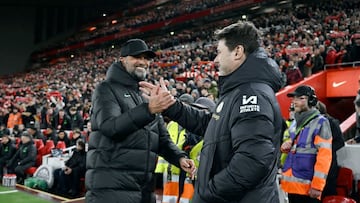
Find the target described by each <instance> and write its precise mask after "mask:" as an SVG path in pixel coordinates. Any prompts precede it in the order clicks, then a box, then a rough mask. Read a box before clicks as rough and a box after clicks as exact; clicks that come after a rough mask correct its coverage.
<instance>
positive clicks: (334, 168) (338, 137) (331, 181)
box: [316, 101, 345, 199]
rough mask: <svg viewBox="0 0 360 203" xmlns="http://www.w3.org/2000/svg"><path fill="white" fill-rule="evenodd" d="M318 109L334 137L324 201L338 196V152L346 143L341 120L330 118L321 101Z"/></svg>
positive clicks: (323, 194)
mask: <svg viewBox="0 0 360 203" xmlns="http://www.w3.org/2000/svg"><path fill="white" fill-rule="evenodd" d="M316 108H317V109H318V110H319V111H320V113H321V114H323V115H324V116H325V117H326V118H327V119H328V120H329V123H330V128H331V133H332V137H333V140H332V145H331V146H332V160H331V166H330V169H329V173H328V176H327V179H326V184H325V188H324V190H323V192H322V195H321V196H322V198H321V199H323V198H324V197H326V196H331V195H337V193H336V179H337V176H338V171H339V166H338V163H337V158H336V151H338V150H339V149H341V148H342V147H343V146H344V145H345V141H344V136H343V134H342V132H341V128H340V122H339V120H337V119H336V118H334V117H332V116H330V115H329V114H328V113H327V110H326V105H325V104H324V103H322V102H320V101H319V102H318V104H317V106H316Z"/></svg>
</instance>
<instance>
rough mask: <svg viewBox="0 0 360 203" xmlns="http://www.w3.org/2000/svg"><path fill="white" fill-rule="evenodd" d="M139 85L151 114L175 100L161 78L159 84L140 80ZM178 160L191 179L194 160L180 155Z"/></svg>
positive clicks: (160, 111) (193, 172) (167, 106)
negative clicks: (147, 101)
mask: <svg viewBox="0 0 360 203" xmlns="http://www.w3.org/2000/svg"><path fill="white" fill-rule="evenodd" d="M139 86H140V90H141V92H142V96H143V97H144V98H146V99H147V100H149V111H150V112H151V113H152V114H155V113H162V112H163V111H165V110H166V109H167V108H169V107H170V106H171V105H173V104H174V103H175V102H176V99H175V98H174V96H172V95H171V94H170V92H169V91H168V89H167V87H166V83H165V81H164V79H163V78H161V79H160V81H159V84H157V85H154V84H151V83H149V82H145V81H141V82H140V83H139ZM179 162H180V167H181V169H182V170H184V171H185V172H186V173H188V174H189V176H190V178H191V179H192V180H193V179H194V178H195V174H196V166H195V163H194V161H193V160H191V159H189V158H186V157H182V158H180V160H179Z"/></svg>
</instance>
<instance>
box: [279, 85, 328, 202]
mask: <svg viewBox="0 0 360 203" xmlns="http://www.w3.org/2000/svg"><path fill="white" fill-rule="evenodd" d="M287 96H288V97H291V98H292V103H293V104H294V110H295V120H294V121H293V122H292V123H291V124H290V127H289V134H290V140H289V141H286V142H284V143H283V144H282V145H281V151H282V152H284V153H288V155H287V157H286V160H285V163H284V166H283V173H282V179H281V187H282V189H283V190H284V191H285V192H287V193H288V197H289V202H290V203H300V202H301V203H302V202H309V203H316V202H318V203H320V202H321V201H320V200H321V194H322V191H323V189H324V187H325V183H326V178H327V175H328V172H329V169H330V164H331V160H332V148H331V147H332V133H331V128H330V124H329V121H328V119H327V118H326V117H324V116H323V115H321V113H320V112H319V110H318V109H316V105H317V103H318V100H317V97H316V94H315V90H314V89H313V88H312V87H311V86H308V85H301V86H299V87H297V88H296V89H295V91H294V92H291V93H289V94H288V95H287Z"/></svg>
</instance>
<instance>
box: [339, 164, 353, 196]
mask: <svg viewBox="0 0 360 203" xmlns="http://www.w3.org/2000/svg"><path fill="white" fill-rule="evenodd" d="M353 181H354V175H353V172H352V170H351V169H349V168H345V167H340V168H339V174H338V177H337V180H336V192H337V194H338V195H339V196H345V197H349V196H350V195H351V193H352V188H353Z"/></svg>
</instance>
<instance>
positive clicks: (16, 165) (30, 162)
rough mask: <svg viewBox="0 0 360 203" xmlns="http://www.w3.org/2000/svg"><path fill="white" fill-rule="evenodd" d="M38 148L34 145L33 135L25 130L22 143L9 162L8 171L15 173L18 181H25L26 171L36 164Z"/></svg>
mask: <svg viewBox="0 0 360 203" xmlns="http://www.w3.org/2000/svg"><path fill="white" fill-rule="evenodd" d="M36 155H37V150H36V147H35V145H34V142H33V139H32V136H31V135H30V134H29V133H28V132H26V131H24V132H23V133H22V134H21V145H20V147H19V149H18V150H17V151H16V153H15V155H14V156H13V157H12V158H11V160H10V161H9V164H8V173H15V174H16V176H17V183H21V184H22V183H23V181H24V178H25V176H26V175H25V171H26V170H27V169H28V168H30V167H32V166H35V161H36Z"/></svg>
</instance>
